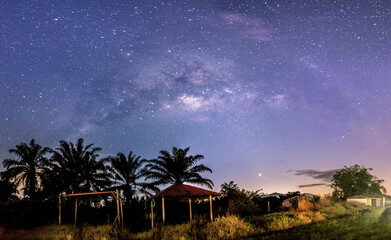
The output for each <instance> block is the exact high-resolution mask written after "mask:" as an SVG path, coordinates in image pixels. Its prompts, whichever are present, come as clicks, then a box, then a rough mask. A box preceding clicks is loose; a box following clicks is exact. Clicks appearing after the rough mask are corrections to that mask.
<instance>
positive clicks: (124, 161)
mask: <svg viewBox="0 0 391 240" xmlns="http://www.w3.org/2000/svg"><path fill="white" fill-rule="evenodd" d="M107 159H108V161H109V162H110V163H111V167H110V170H111V172H112V173H113V177H112V179H111V180H112V182H113V185H114V186H112V188H114V189H120V190H122V192H123V194H124V196H125V199H126V203H127V204H130V203H131V202H132V200H133V198H134V197H135V196H136V194H138V193H142V194H146V195H149V193H148V192H147V191H146V187H147V185H146V184H145V183H144V181H143V178H144V177H145V174H146V171H145V169H144V168H143V164H144V163H146V162H147V160H145V159H141V157H140V156H136V155H135V154H134V155H133V152H132V151H130V152H129V155H128V157H126V156H125V154H123V153H121V152H120V153H117V156H116V157H109V158H107Z"/></svg>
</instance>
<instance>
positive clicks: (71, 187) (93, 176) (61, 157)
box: [47, 138, 110, 193]
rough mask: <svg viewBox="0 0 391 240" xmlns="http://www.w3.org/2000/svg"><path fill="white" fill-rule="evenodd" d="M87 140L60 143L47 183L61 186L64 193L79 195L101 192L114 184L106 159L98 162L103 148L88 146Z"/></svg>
mask: <svg viewBox="0 0 391 240" xmlns="http://www.w3.org/2000/svg"><path fill="white" fill-rule="evenodd" d="M83 143H84V140H83V139H82V138H80V139H78V141H77V143H76V144H74V143H72V142H66V141H60V147H59V148H56V151H53V156H52V158H51V162H52V165H51V171H50V172H49V173H48V174H47V176H48V178H47V183H50V184H53V185H54V186H58V190H57V191H60V192H66V193H78V192H89V191H91V190H92V191H100V190H102V189H104V188H106V187H108V186H109V185H110V180H109V178H110V173H109V172H108V171H107V170H108V169H107V166H106V165H105V163H106V162H107V160H106V159H100V160H97V157H98V156H99V155H98V152H99V151H101V148H99V147H93V145H94V144H89V145H87V146H84V144H83Z"/></svg>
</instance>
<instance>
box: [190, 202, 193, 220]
mask: <svg viewBox="0 0 391 240" xmlns="http://www.w3.org/2000/svg"><path fill="white" fill-rule="evenodd" d="M189 210H190V223H191V220H192V219H193V214H192V212H191V198H189Z"/></svg>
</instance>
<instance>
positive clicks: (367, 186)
mask: <svg viewBox="0 0 391 240" xmlns="http://www.w3.org/2000/svg"><path fill="white" fill-rule="evenodd" d="M371 170H372V168H365V167H364V166H359V165H354V166H350V167H346V166H345V167H344V168H343V169H341V170H338V171H337V172H336V173H335V174H334V175H333V177H332V179H331V182H332V184H331V187H332V188H333V189H334V191H333V197H336V198H340V199H346V198H348V197H351V196H354V195H366V196H382V194H383V193H385V192H386V189H385V188H384V187H383V186H382V185H381V184H382V183H383V182H384V180H381V179H378V178H377V177H376V176H374V175H372V174H370V173H369V171H371Z"/></svg>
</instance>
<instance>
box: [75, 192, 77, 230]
mask: <svg viewBox="0 0 391 240" xmlns="http://www.w3.org/2000/svg"><path fill="white" fill-rule="evenodd" d="M76 222H77V198H76V200H75V225H76Z"/></svg>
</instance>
